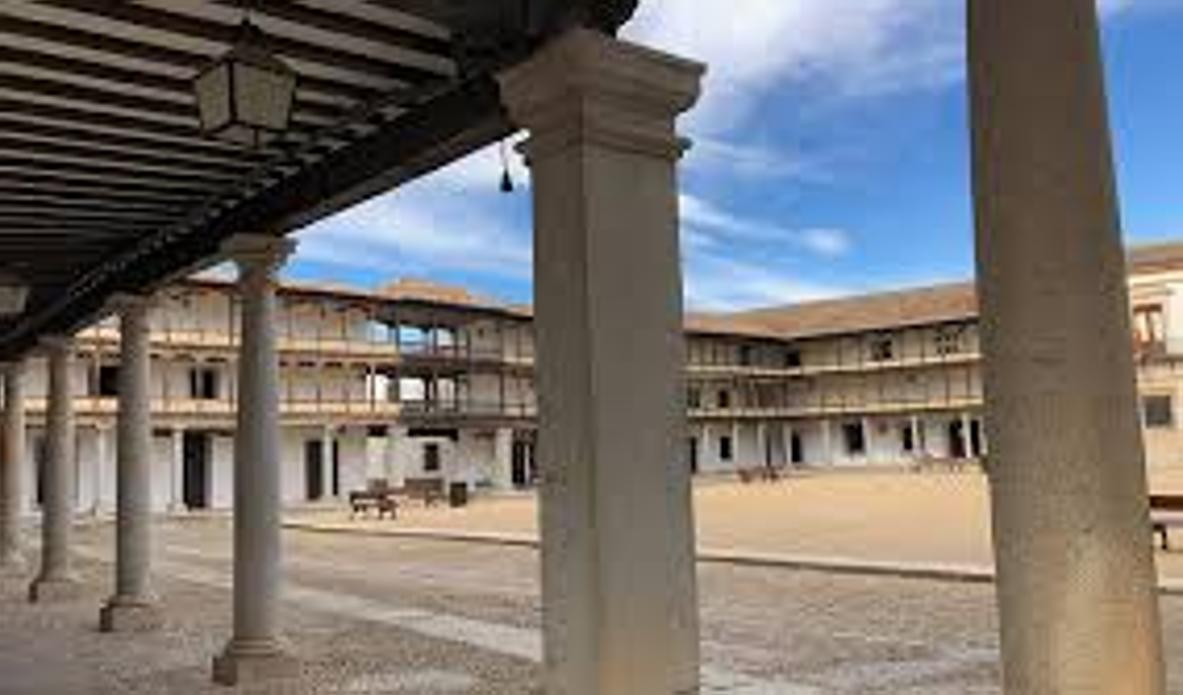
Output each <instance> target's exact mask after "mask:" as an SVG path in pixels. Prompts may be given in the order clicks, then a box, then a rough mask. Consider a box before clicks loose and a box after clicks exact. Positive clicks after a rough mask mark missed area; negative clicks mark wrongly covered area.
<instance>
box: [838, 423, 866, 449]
mask: <svg viewBox="0 0 1183 695" xmlns="http://www.w3.org/2000/svg"><path fill="white" fill-rule="evenodd" d="M842 440H843V442H845V444H846V453H847V454H850V455H857V454H862V453H866V451H867V440H866V434H865V433H864V432H863V424H862V423H861V422H848V423H846V424H844V425H842Z"/></svg>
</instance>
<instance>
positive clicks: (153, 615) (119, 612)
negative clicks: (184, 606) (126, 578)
mask: <svg viewBox="0 0 1183 695" xmlns="http://www.w3.org/2000/svg"><path fill="white" fill-rule="evenodd" d="M163 624H164V615H163V614H162V613H161V612H160V606H159V605H158V604H157V603H156V602H155V601H153V600H152V599H143V598H129V597H124V596H112V597H111V598H110V599H108V600H107V603H106V604H105V605H104V606H103V607H102V609H101V610H99V630H100V631H102V632H151V631H152V630H157V629H159V628H160V627H161V626H162V625H163Z"/></svg>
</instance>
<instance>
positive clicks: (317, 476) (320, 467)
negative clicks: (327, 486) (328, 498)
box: [304, 439, 324, 501]
mask: <svg viewBox="0 0 1183 695" xmlns="http://www.w3.org/2000/svg"><path fill="white" fill-rule="evenodd" d="M322 497H324V442H323V441H322V440H320V439H309V440H308V441H306V442H304V498H305V499H307V500H309V501H315V500H319V499H320V498H322Z"/></svg>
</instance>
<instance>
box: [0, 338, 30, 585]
mask: <svg viewBox="0 0 1183 695" xmlns="http://www.w3.org/2000/svg"><path fill="white" fill-rule="evenodd" d="M3 369H4V458H3V460H0V465H2V466H3V471H0V576H5V575H7V576H14V575H17V576H19V575H23V574H24V571H25V558H24V555H23V553H22V542H21V509H22V506H23V504H24V502H23V499H22V497H23V495H24V485H23V484H22V483H23V482H24V475H25V388H24V380H25V362H24V360H16V361H13V362H8V363H6V364H5V365H4V368H3Z"/></svg>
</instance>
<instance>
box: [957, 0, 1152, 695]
mask: <svg viewBox="0 0 1183 695" xmlns="http://www.w3.org/2000/svg"><path fill="white" fill-rule="evenodd" d="M969 14H970V26H969V29H970V34H969V36H970V77H971V79H970V85H971V96H972V115H973V146H974V152H973V155H974V157H973V162H974V169H973V171H974V197H975V207H976V217H977V265H978V293H979V297H980V301H981V312H982V314H981V315H982V318H981V324H982V342H983V353H984V375H985V402H986V414H985V420H986V424H987V426H988V427H989V428H990V433H989V434H990V436H989V439H990V446H991V456H990V459H991V463H990V466H989V474H990V485H991V493H992V510H993V527H994V529H993V530H994V533H993V537H994V550H995V557H996V562H997V566H998V603H999V610H1000V616H1001V628H1002V660H1003V673H1004V684H1005V691H1006V693H1007V695H1028V694H1031V695H1035V694H1040V695H1042V694H1044V693H1072V694H1075V693H1098V694H1101V693H1104V694H1105V695H1125V694H1129V695H1159V694H1160V693H1162V692H1163V688H1164V685H1163V662H1162V649H1161V635H1160V627H1159V615H1158V601H1157V596H1156V591H1155V569H1154V561H1153V557H1152V554H1151V540H1150V527H1149V523H1148V509H1147V506H1148V505H1147V485H1146V473H1145V466H1144V461H1143V450H1142V440H1141V436H1140V432H1139V429H1138V422H1137V416H1136V412H1137V409H1136V398H1135V390H1134V365H1133V358H1132V354H1131V349H1130V335H1131V333H1130V319H1129V314H1128V311H1129V304H1128V297H1127V290H1126V274H1125V258H1124V254H1123V250H1122V244H1121V237H1120V223H1119V220H1118V212H1117V202H1116V193H1115V187H1114V178H1113V166H1112V161H1111V153H1110V137H1109V125H1108V122H1107V114H1106V107H1105V91H1104V84H1103V72H1102V61H1101V54H1100V45H1099V39H1098V29H1097V14H1096V6H1095V3H1094V1H1093V0H1055V1H1049V2H1030V1H1029V0H971V2H970V13H969Z"/></svg>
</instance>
